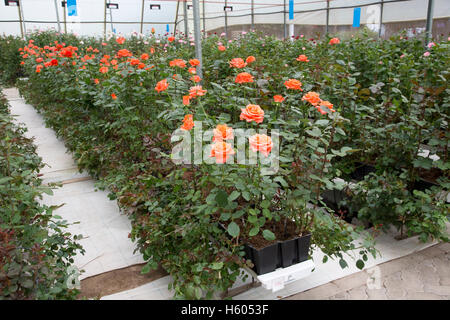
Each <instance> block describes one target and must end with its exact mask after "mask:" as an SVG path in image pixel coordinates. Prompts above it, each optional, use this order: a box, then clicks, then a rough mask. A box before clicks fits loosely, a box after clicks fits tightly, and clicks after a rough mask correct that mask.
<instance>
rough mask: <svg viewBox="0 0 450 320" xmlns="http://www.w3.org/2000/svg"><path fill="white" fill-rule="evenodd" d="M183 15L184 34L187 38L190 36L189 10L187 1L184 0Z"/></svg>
mask: <svg viewBox="0 0 450 320" xmlns="http://www.w3.org/2000/svg"><path fill="white" fill-rule="evenodd" d="M183 15H184V17H183V18H184V33H185V36H186V38H187V37H188V36H189V21H188V10H187V0H183Z"/></svg>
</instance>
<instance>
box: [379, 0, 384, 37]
mask: <svg viewBox="0 0 450 320" xmlns="http://www.w3.org/2000/svg"><path fill="white" fill-rule="evenodd" d="M383 8H384V0H381V3H380V28H379V29H378V38H380V37H381V31H382V29H383Z"/></svg>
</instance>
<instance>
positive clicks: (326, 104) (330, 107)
mask: <svg viewBox="0 0 450 320" xmlns="http://www.w3.org/2000/svg"><path fill="white" fill-rule="evenodd" d="M323 108H328V110H329V111H330V112H336V110H334V109H333V104H332V103H331V102H330V101H326V100H320V102H319V105H318V106H316V109H317V111H319V112H320V113H321V114H326V113H327V112H326V111H324V109H323Z"/></svg>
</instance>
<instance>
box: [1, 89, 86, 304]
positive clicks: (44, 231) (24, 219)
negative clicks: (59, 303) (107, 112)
mask: <svg viewBox="0 0 450 320" xmlns="http://www.w3.org/2000/svg"><path fill="white" fill-rule="evenodd" d="M24 132H25V129H24V128H23V127H19V126H16V125H15V124H13V122H12V117H11V116H10V115H9V112H8V106H7V104H6V100H4V99H3V97H0V300H3V299H14V300H17V299H73V298H75V297H76V295H77V293H78V291H77V290H76V289H73V288H71V287H70V288H68V286H67V283H68V282H67V281H68V280H69V276H70V275H69V274H68V273H67V268H68V267H70V266H71V264H72V263H73V258H72V257H73V256H74V255H75V254H76V252H77V251H79V250H81V247H80V245H78V244H77V243H76V242H75V240H76V239H77V236H74V237H72V236H71V234H70V233H68V232H66V231H65V230H64V229H65V228H66V227H67V221H64V220H61V218H60V217H58V216H56V215H55V214H54V213H53V211H54V210H55V209H57V207H56V206H50V207H49V206H46V205H42V204H40V203H39V199H40V198H42V194H44V193H46V194H50V195H51V194H52V189H51V188H50V187H46V186H43V185H42V184H41V180H40V179H39V178H38V173H39V170H40V169H41V168H42V167H43V164H42V163H41V159H40V158H39V157H38V155H37V154H36V152H35V146H34V145H33V144H32V141H31V140H30V139H27V138H25V137H24V136H23V133H24Z"/></svg>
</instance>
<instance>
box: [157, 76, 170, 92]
mask: <svg viewBox="0 0 450 320" xmlns="http://www.w3.org/2000/svg"><path fill="white" fill-rule="evenodd" d="M168 87H169V84H168V83H167V79H163V80H161V81H159V82H158V83H157V84H156V87H155V90H156V91H158V93H160V92H161V91H165V90H167V88H168Z"/></svg>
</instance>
